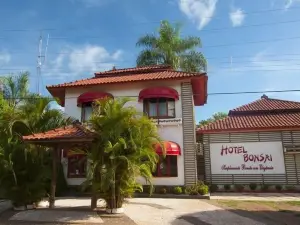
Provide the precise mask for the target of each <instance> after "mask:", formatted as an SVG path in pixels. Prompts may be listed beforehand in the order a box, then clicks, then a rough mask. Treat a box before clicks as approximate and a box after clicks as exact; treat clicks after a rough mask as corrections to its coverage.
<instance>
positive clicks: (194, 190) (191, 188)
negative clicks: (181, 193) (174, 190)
mask: <svg viewBox="0 0 300 225" xmlns="http://www.w3.org/2000/svg"><path fill="white" fill-rule="evenodd" d="M185 193H186V194H188V195H195V194H196V193H197V194H198V186H197V185H196V184H195V185H191V186H186V187H185Z"/></svg>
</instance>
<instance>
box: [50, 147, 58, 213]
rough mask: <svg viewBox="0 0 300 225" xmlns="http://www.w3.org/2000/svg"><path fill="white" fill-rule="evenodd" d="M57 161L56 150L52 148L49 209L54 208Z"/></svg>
mask: <svg viewBox="0 0 300 225" xmlns="http://www.w3.org/2000/svg"><path fill="white" fill-rule="evenodd" d="M57 159H58V148H54V149H53V151H52V179H51V190H50V197H49V208H50V209H53V208H54V206H55V191H56V178H57Z"/></svg>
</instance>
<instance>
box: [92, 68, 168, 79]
mask: <svg viewBox="0 0 300 225" xmlns="http://www.w3.org/2000/svg"><path fill="white" fill-rule="evenodd" d="M160 70H172V68H171V67H170V66H168V65H153V66H141V67H133V68H124V69H112V70H108V71H104V72H96V73H95V76H96V77H99V76H103V75H114V74H119V75H120V74H126V73H130V74H134V73H145V72H151V71H152V72H153V71H156V72H157V71H160Z"/></svg>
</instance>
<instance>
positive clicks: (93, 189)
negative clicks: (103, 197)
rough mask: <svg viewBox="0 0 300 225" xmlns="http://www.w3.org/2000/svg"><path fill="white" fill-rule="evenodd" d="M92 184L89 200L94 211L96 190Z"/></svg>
mask: <svg viewBox="0 0 300 225" xmlns="http://www.w3.org/2000/svg"><path fill="white" fill-rule="evenodd" d="M93 186H94V185H93V184H92V198H91V209H92V210H94V209H96V208H97V200H98V199H97V190H96V189H95V188H94V187H93Z"/></svg>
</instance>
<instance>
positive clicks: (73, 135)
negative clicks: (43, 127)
mask: <svg viewBox="0 0 300 225" xmlns="http://www.w3.org/2000/svg"><path fill="white" fill-rule="evenodd" d="M93 136H94V134H93V132H91V131H89V130H87V129H86V128H84V127H83V126H82V125H81V123H79V122H77V121H76V122H74V123H73V124H72V125H69V126H64V127H60V128H56V129H53V130H49V131H46V132H42V133H36V134H32V135H27V136H23V137H22V139H23V141H25V142H36V141H58V140H62V141H64V140H72V141H74V139H76V140H82V139H92V138H93Z"/></svg>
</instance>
